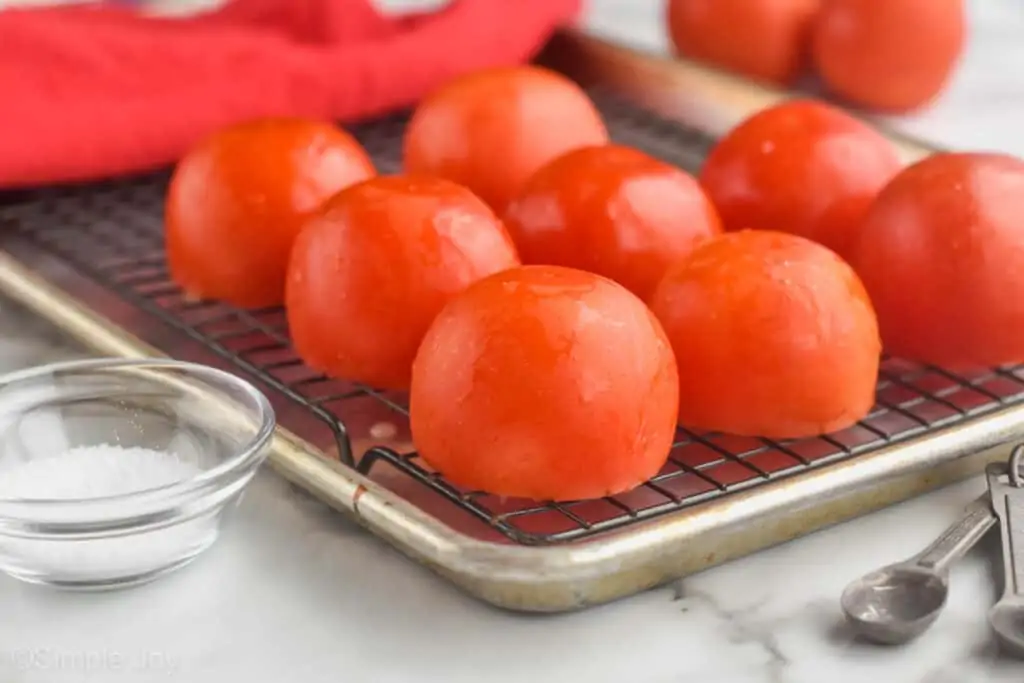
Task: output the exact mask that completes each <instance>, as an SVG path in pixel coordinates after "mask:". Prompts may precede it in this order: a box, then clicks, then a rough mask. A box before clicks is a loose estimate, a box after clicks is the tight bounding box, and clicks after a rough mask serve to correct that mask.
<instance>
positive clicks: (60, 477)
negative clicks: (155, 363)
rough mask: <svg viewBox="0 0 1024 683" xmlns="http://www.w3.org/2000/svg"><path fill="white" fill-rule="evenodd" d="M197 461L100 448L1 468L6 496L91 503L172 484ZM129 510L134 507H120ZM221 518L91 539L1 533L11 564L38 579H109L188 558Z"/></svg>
mask: <svg viewBox="0 0 1024 683" xmlns="http://www.w3.org/2000/svg"><path fill="white" fill-rule="evenodd" d="M200 472H201V470H200V468H198V467H197V466H196V465H194V464H192V463H189V462H186V461H183V460H180V459H178V458H177V457H175V456H174V455H172V454H169V453H166V452H161V451H155V450H151V449H147V448H123V447H120V446H114V445H100V446H88V447H79V448H72V449H70V450H68V451H66V452H64V453H60V454H56V455H51V456H47V457H40V458H35V459H32V460H29V461H24V462H18V463H17V464H14V465H13V466H9V467H5V468H3V469H0V501H2V500H12V501H13V500H22V501H29V500H51V501H52V500H88V499H97V498H105V497H109V496H119V495H125V494H131V493H138V492H141V491H147V490H152V489H156V488H160V487H163V486H168V485H170V484H174V483H177V482H181V481H185V480H188V479H191V478H193V477H195V476H196V475H197V474H199V473H200ZM122 513H123V514H126V515H130V510H123V511H122ZM216 533H217V519H216V516H215V515H214V516H206V515H204V516H201V517H199V518H196V519H192V520H188V521H186V522H183V523H181V524H178V525H174V526H169V527H164V528H159V529H153V530H151V531H147V532H145V533H139V534H134V535H126V536H118V537H113V538H97V539H88V540H66V539H54V540H50V539H37V538H3V539H2V540H0V555H2V561H3V563H4V564H5V565H7V566H9V567H10V566H13V567H17V568H19V569H20V570H21V571H22V572H30V573H32V574H36V575H39V576H40V577H41V578H44V579H46V578H50V579H53V578H57V579H60V578H61V577H65V576H73V577H74V580H90V579H91V580H109V579H112V578H117V577H128V576H132V575H136V574H143V573H145V572H147V571H154V570H157V569H159V568H162V567H166V566H168V565H171V564H175V563H176V562H178V561H179V560H182V559H185V558H188V557H191V556H193V555H195V553H196V552H198V551H199V550H201V549H202V548H205V547H206V546H208V545H209V544H210V543H212V542H213V540H214V539H215V538H216Z"/></svg>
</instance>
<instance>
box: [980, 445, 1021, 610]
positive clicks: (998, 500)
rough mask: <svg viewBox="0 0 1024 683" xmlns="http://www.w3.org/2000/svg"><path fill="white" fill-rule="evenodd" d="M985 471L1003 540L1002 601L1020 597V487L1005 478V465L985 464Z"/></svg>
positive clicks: (1006, 474) (1006, 476) (1006, 475)
mask: <svg viewBox="0 0 1024 683" xmlns="http://www.w3.org/2000/svg"><path fill="white" fill-rule="evenodd" d="M987 474H988V482H989V491H990V493H991V496H992V509H993V510H994V511H995V514H996V516H997V517H998V519H999V527H1000V532H1001V533H1000V536H1001V537H1002V543H1003V569H1004V572H1005V574H1004V575H1005V580H1006V587H1005V589H1004V591H1003V599H1002V600H1001V601H1000V602H1003V601H1005V600H1008V599H1011V598H1015V597H1016V598H1022V597H1024V487H1018V486H1015V485H1014V484H1013V483H1012V482H1011V481H1010V480H1009V479H1010V478H1009V476H1008V473H1007V468H1006V467H1005V466H1003V467H997V466H996V465H989V467H988V469H987Z"/></svg>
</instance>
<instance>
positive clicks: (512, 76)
mask: <svg viewBox="0 0 1024 683" xmlns="http://www.w3.org/2000/svg"><path fill="white" fill-rule="evenodd" d="M607 140H608V133H607V131H606V129H605V125H604V123H603V122H602V120H601V115H600V114H599V113H598V111H597V109H596V108H595V107H594V105H593V103H592V102H591V101H590V100H589V99H588V98H587V96H586V94H585V93H584V92H583V91H582V90H581V89H580V88H579V86H577V85H576V84H575V83H573V82H572V81H570V80H569V79H567V78H566V77H564V76H562V75H560V74H557V73H555V72H553V71H548V70H547V69H542V68H540V67H534V66H520V67H503V68H496V69H490V70H485V71H479V72H476V73H473V74H469V75H467V76H463V77H461V78H458V79H456V80H454V81H452V82H451V83H449V84H448V85H446V86H444V87H442V88H441V89H440V90H438V91H437V92H435V93H434V94H432V95H430V96H429V97H427V98H426V99H425V100H424V101H423V102H422V103H421V104H420V106H419V107H418V108H417V109H416V111H415V113H414V114H413V117H412V119H411V120H410V121H409V125H408V126H407V127H406V132H405V138H404V141H403V156H404V163H405V170H406V171H408V172H414V173H430V174H434V175H439V176H442V177H444V178H448V179H450V180H454V181H455V182H457V183H460V184H462V185H465V186H466V187H468V188H470V189H471V190H473V191H474V192H476V194H477V195H479V196H480V197H482V198H483V199H484V200H485V201H486V202H487V203H488V204H490V205H491V206H492V207H493V208H494V209H495V210H496V211H498V212H499V213H500V212H502V211H504V209H505V205H506V204H507V203H508V201H509V200H510V199H511V198H512V197H513V196H514V195H515V194H517V193H518V192H519V190H520V189H521V187H522V185H523V183H524V182H526V179H527V178H529V177H530V176H531V175H533V173H534V172H535V171H536V170H537V169H538V168H540V167H541V166H543V165H544V164H546V163H547V162H548V161H551V160H552V159H554V158H555V157H557V156H560V155H561V154H563V153H564V152H567V151H569V150H571V149H575V148H577V147H583V146H587V145H597V144H601V143H604V142H606V141H607Z"/></svg>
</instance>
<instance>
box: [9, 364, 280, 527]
mask: <svg viewBox="0 0 1024 683" xmlns="http://www.w3.org/2000/svg"><path fill="white" fill-rule="evenodd" d="M119 369H143V370H151V371H155V372H161V371H165V372H173V373H176V374H179V375H185V376H188V377H190V378H192V379H197V380H199V381H201V382H202V383H203V384H205V385H207V386H217V385H220V386H225V385H226V386H228V387H230V388H232V389H234V390H236V391H238V392H240V393H241V394H242V395H243V396H244V397H245V399H246V400H247V401H249V402H251V404H252V405H251V407H253V408H255V410H256V412H257V418H258V420H259V423H260V426H259V428H258V429H257V430H256V433H255V434H254V435H253V436H252V438H250V439H249V440H248V441H247V442H246V443H244V444H242V445H241V446H240V447H239V448H238V452H237V453H235V454H234V455H233V456H232V457H230V458H228V459H226V460H224V462H221V463H219V464H217V466H215V467H211V468H210V469H207V470H203V471H202V472H201V473H200V474H198V475H196V476H195V477H192V478H191V479H186V480H184V481H180V482H175V483H173V484H169V485H167V486H162V487H158V488H153V489H148V490H146V491H139V492H133V493H125V494H120V495H115V496H105V497H97V498H84V499H78V500H73V499H61V500H45V499H5V500H0V520H9V521H17V522H28V523H31V522H33V521H35V520H39V521H41V522H43V523H47V522H49V523H57V524H60V523H61V522H62V521H66V522H67V523H72V524H76V525H77V524H88V523H97V522H106V521H113V520H114V519H117V518H118V517H120V516H118V517H112V516H111V515H109V514H105V513H103V512H100V511H101V510H104V511H105V510H109V509H111V507H112V506H116V507H121V506H122V505H123V508H122V509H123V510H124V514H123V517H124V518H131V517H134V516H136V515H137V514H138V513H137V511H138V510H139V509H140V508H145V509H150V510H155V509H161V508H173V507H174V506H176V505H179V504H181V502H182V501H188V500H191V499H194V498H196V497H198V495H199V494H201V493H203V492H206V491H209V490H217V489H220V488H222V487H225V486H228V485H229V484H231V483H233V482H235V481H236V480H237V479H239V478H240V477H242V476H245V475H246V474H247V473H248V472H250V470H252V469H253V468H254V467H255V466H256V465H258V464H259V463H260V461H262V459H263V458H264V457H265V455H266V450H267V449H266V447H267V444H268V442H269V441H270V439H271V438H272V437H273V435H274V429H275V427H276V418H275V415H274V409H273V407H272V406H271V405H270V401H269V400H268V399H267V397H266V395H264V394H263V392H261V391H260V390H259V389H257V388H256V387H255V386H254V385H253V384H252V383H251V382H248V381H247V380H244V379H242V378H241V377H238V376H236V375H233V374H231V373H230V372H226V371H224V370H221V369H219V368H215V367H212V366H209V365H202V364H200V363H192V362H189V361H182V360H175V359H171V358H146V359H124V358H89V359H82V360H71V361H61V362H57V363H49V364H46V365H40V366H36V367H33V368H28V369H25V370H15V371H13V372H10V373H6V374H3V375H0V389H2V388H4V387H6V386H10V385H12V384H17V383H25V382H33V381H36V380H38V379H41V378H43V377H45V376H48V375H53V374H55V373H65V374H72V375H73V374H75V373H83V374H85V373H95V372H104V371H108V370H119ZM90 511H92V512H93V513H94V514H89V513H90Z"/></svg>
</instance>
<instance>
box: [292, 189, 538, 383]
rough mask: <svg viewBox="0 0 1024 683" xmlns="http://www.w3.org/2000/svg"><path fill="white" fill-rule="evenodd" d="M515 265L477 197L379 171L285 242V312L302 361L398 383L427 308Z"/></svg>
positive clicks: (339, 373)
mask: <svg viewBox="0 0 1024 683" xmlns="http://www.w3.org/2000/svg"><path fill="white" fill-rule="evenodd" d="M518 264H519V258H518V256H517V255H516V251H515V247H514V246H513V244H512V240H511V238H510V237H509V236H508V233H507V232H506V231H505V228H504V226H502V224H501V222H500V221H499V220H498V219H497V218H496V217H495V215H494V213H493V212H492V211H491V210H490V209H489V208H488V207H487V205H486V204H484V203H483V201H481V200H480V199H479V198H477V197H476V196H474V195H473V193H472V192H470V191H469V190H467V189H466V188H464V187H461V186H459V185H457V184H455V183H452V182H450V181H447V180H443V179H441V178H432V177H427V176H423V177H414V176H378V177H376V178H371V179H370V180H367V181H365V182H362V183H359V184H357V185H354V186H352V187H350V188H347V189H345V190H343V191H342V192H340V193H338V194H337V195H335V196H334V197H332V198H331V199H330V200H328V201H327V202H326V203H325V204H324V206H323V208H322V209H321V210H320V211H319V212H318V213H317V214H316V215H314V216H313V217H312V218H311V219H310V220H309V221H308V222H307V224H306V226H305V227H304V228H303V230H302V232H301V233H300V234H299V237H298V239H296V241H295V246H294V248H293V249H292V256H291V261H290V263H289V268H288V280H287V287H286V311H287V319H288V327H289V331H290V332H291V336H292V341H293V343H294V345H295V349H296V351H297V352H298V354H299V356H300V357H301V358H302V359H303V360H304V361H305V362H306V364H307V365H309V366H310V367H313V368H316V369H318V370H320V371H322V372H324V373H326V374H328V375H331V376H334V377H338V378H343V379H347V380H351V381H355V382H361V383H364V384H368V385H371V386H374V387H378V388H384V389H406V388H408V385H409V373H410V370H411V367H412V361H413V357H414V356H415V354H416V348H417V347H418V346H419V344H420V340H421V339H422V337H423V334H424V333H425V332H426V330H427V327H428V326H429V325H430V323H431V321H432V320H433V319H434V316H436V315H437V313H438V311H440V310H441V308H442V307H443V306H444V304H445V303H446V302H447V301H448V300H449V299H450V298H451V297H453V296H454V295H456V294H458V293H459V292H461V291H462V290H463V289H465V288H466V287H467V286H469V285H470V284H472V283H473V282H475V281H477V280H479V279H480V278H482V277H485V276H487V275H490V274H492V273H496V272H498V271H501V270H505V269H506V268H510V267H513V266H516V265H518Z"/></svg>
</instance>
